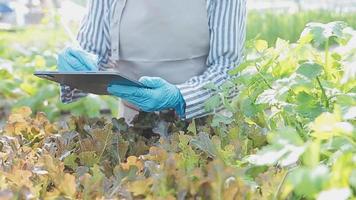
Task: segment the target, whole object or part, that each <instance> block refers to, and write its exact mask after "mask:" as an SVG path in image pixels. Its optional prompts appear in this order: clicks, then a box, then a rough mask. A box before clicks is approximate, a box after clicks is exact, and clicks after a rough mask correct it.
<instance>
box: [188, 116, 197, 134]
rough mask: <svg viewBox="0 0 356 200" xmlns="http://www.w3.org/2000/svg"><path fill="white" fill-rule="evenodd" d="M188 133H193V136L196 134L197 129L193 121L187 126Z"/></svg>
mask: <svg viewBox="0 0 356 200" xmlns="http://www.w3.org/2000/svg"><path fill="white" fill-rule="evenodd" d="M187 130H188V132H190V133H193V135H196V134H197V127H196V125H195V120H194V119H193V120H192V122H191V123H190V124H189V126H188V128H187Z"/></svg>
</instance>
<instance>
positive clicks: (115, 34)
mask: <svg viewBox="0 0 356 200" xmlns="http://www.w3.org/2000/svg"><path fill="white" fill-rule="evenodd" d="M110 26H111V60H112V61H114V62H115V63H116V64H115V70H117V71H119V72H120V73H122V74H124V75H126V76H128V77H130V78H133V79H136V80H138V79H139V78H140V77H142V76H152V77H161V78H163V79H165V80H167V81H168V82H170V83H172V84H180V83H184V82H185V81H187V80H189V79H190V78H192V77H193V76H197V75H201V74H202V73H203V72H204V71H205V70H206V68H207V65H206V60H207V56H208V54H209V26H208V16H207V5H206V0H118V2H117V4H116V6H115V7H114V8H113V11H112V20H111V25H110ZM120 108H121V109H120V112H122V113H123V115H124V116H125V117H129V116H128V115H129V114H128V113H127V112H125V106H121V107H120Z"/></svg>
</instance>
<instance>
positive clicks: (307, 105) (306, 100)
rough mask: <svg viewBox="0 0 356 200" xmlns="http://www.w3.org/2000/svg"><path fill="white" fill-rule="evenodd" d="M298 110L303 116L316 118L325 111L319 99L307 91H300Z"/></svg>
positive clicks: (297, 99)
mask: <svg viewBox="0 0 356 200" xmlns="http://www.w3.org/2000/svg"><path fill="white" fill-rule="evenodd" d="M296 103H297V107H296V111H297V112H298V113H299V114H300V115H301V116H303V117H306V118H309V119H311V120H314V119H315V118H316V117H317V116H319V115H320V114H321V113H322V112H323V107H322V105H321V104H320V102H319V101H317V100H316V99H314V97H313V96H311V95H310V94H308V93H306V92H304V91H303V92H300V93H298V95H297V97H296Z"/></svg>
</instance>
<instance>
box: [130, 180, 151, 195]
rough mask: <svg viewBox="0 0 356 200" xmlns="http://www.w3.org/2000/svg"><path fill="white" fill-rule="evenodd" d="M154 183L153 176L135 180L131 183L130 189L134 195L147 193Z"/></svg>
mask: <svg viewBox="0 0 356 200" xmlns="http://www.w3.org/2000/svg"><path fill="white" fill-rule="evenodd" d="M152 184H153V179H152V178H148V179H142V180H137V181H133V182H132V183H130V185H129V191H130V192H132V193H133V195H134V196H140V195H146V194H147V193H149V191H150V187H151V186H152Z"/></svg>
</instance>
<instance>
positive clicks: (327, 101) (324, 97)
mask: <svg viewBox="0 0 356 200" xmlns="http://www.w3.org/2000/svg"><path fill="white" fill-rule="evenodd" d="M316 80H317V81H318V84H319V87H320V89H321V93H322V97H321V99H322V101H324V104H325V107H326V108H329V100H328V96H326V92H325V89H324V87H323V85H322V84H321V82H320V79H319V77H316Z"/></svg>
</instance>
